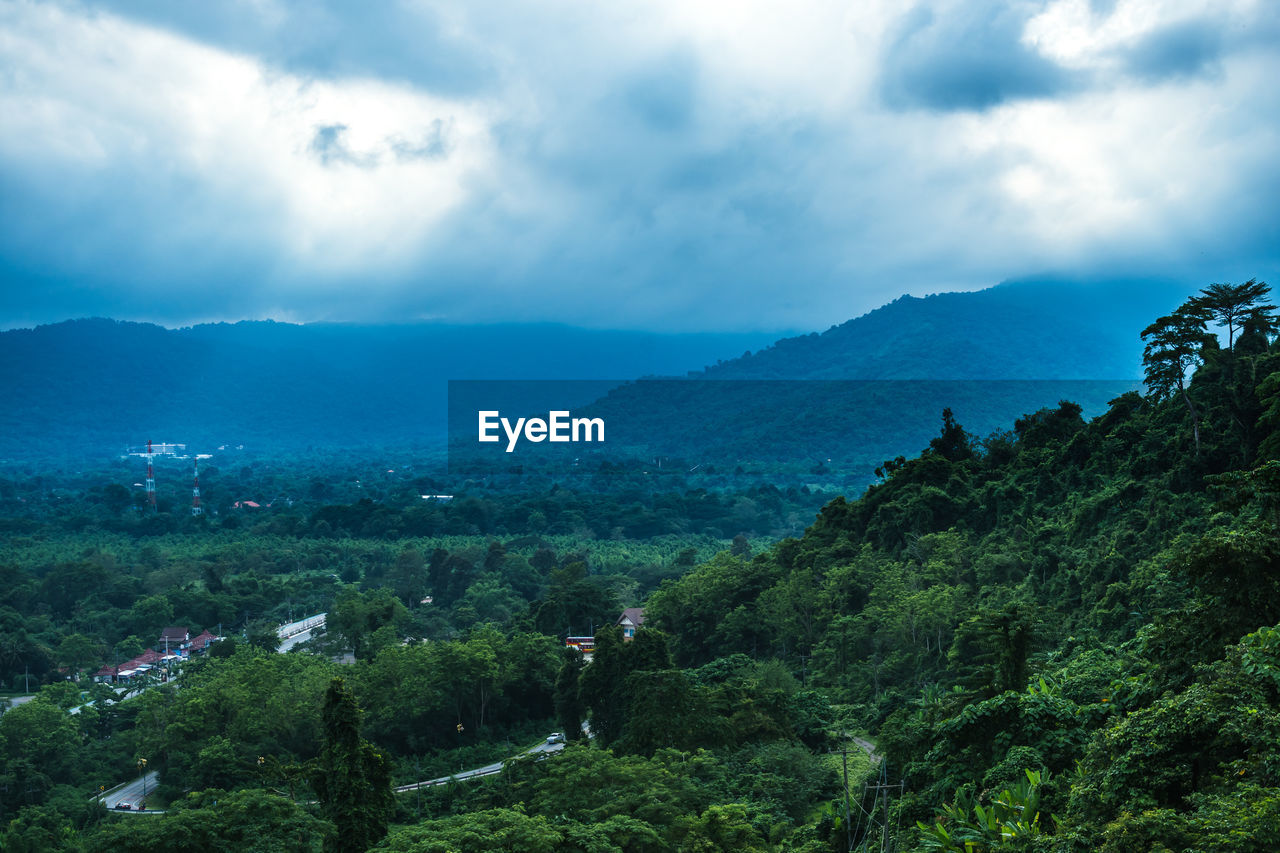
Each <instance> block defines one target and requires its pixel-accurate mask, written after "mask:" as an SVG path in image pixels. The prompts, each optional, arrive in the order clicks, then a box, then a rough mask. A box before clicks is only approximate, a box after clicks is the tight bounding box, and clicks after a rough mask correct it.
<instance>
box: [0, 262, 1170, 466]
mask: <svg viewBox="0 0 1280 853" xmlns="http://www.w3.org/2000/svg"><path fill="white" fill-rule="evenodd" d="M1117 293H1119V294H1121V297H1119V298H1118V297H1117V296H1116V294H1117ZM1166 296H1167V294H1166V293H1165V292H1164V291H1163V290H1161V289H1160V288H1158V287H1155V286H1154V285H1150V286H1142V287H1133V288H1128V289H1125V288H1121V289H1119V290H1117V289H1114V288H1112V289H1095V290H1091V289H1089V288H1086V287H1081V286H1072V285H1068V284H1064V283H1052V282H1048V283H1046V282H1028V283H1021V284H1010V285H1002V286H999V287H995V288H991V289H988V290H984V291H978V292H973V293H945V294H939V295H934V296H927V297H923V298H916V297H909V296H904V297H902V298H900V299H898V300H895V301H894V302H891V303H889V304H888V305H885V306H883V307H881V308H878V309H876V310H874V311H872V312H870V313H868V314H866V315H864V316H862V317H858V318H856V319H853V320H850V321H848V322H846V323H843V324H841V325H839V326H833V327H832V328H831V329H829V330H827V331H826V332H823V333H821V334H819V333H813V334H810V335H803V336H796V337H787V338H783V339H781V340H777V341H774V342H772V343H770V341H771V340H772V338H773V336H772V335H768V334H764V333H754V334H752V333H708V334H655V333H645V332H634V331H600V330H587V329H579V328H572V327H567V326H555V325H490V326H463V325H444V324H436V323H420V324H403V325H383V326H361V325H344V324H305V325H296V324H288V323H278V322H271V321H255V322H240V323H234V324H227V323H215V324H205V325H197V326H193V327H188V328H181V329H165V328H163V327H160V326H156V325H151V324H146V323H133V322H122V321H115V320H106V319H83V320H70V321H67V322H62V323H57V324H52V325H45V326H38V327H36V328H34V329H14V330H9V331H5V332H0V397H2V398H3V399H4V401H5V405H4V406H3V408H2V409H0V457H2V458H10V459H13V458H35V457H49V456H66V457H74V456H78V455H96V454H101V453H112V452H120V451H121V450H123V449H124V448H125V447H127V446H131V445H132V446H136V445H139V444H142V443H144V442H145V441H146V440H147V439H148V438H151V439H153V440H156V441H169V442H182V443H186V444H188V445H189V446H190V447H191V448H192V449H193V450H198V451H204V450H206V449H213V448H215V447H217V446H220V445H227V444H231V445H244V446H246V447H250V448H253V449H255V450H263V451H278V450H306V449H308V448H322V447H323V448H354V447H384V448H385V447H391V446H401V447H413V446H418V445H426V444H428V443H430V442H431V441H434V440H435V439H437V438H438V437H439V434H440V433H441V432H442V430H443V425H444V409H445V400H446V393H445V392H446V383H447V381H448V380H451V379H484V378H489V379H616V380H619V381H624V380H632V379H635V378H638V377H642V376H683V377H691V378H696V379H781V378H787V379H1121V380H1132V379H1134V378H1136V377H1137V376H1138V375H1139V354H1140V341H1139V340H1138V338H1137V336H1136V334H1135V333H1134V329H1135V328H1141V327H1142V325H1144V324H1145V323H1146V322H1149V320H1150V318H1151V317H1153V316H1154V313H1153V311H1154V310H1155V309H1153V307H1152V306H1153V304H1159V303H1160V302H1161V301H1166V302H1167V301H1173V302H1176V301H1177V300H1176V298H1172V299H1170V298H1164V297H1166ZM753 350H754V351H753ZM734 353H742V355H740V356H738V357H736V358H735V357H732V356H733V354H734ZM580 402H584V401H571V402H570V403H568V405H577V404H578V403H580Z"/></svg>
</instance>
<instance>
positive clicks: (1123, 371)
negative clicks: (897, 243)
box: [705, 282, 1181, 379]
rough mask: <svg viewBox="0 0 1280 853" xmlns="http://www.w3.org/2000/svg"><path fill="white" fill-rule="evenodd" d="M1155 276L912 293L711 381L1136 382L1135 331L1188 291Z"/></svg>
mask: <svg viewBox="0 0 1280 853" xmlns="http://www.w3.org/2000/svg"><path fill="white" fill-rule="evenodd" d="M1173 294H1174V291H1172V290H1170V289H1169V288H1168V287H1166V286H1164V285H1161V284H1158V283H1155V282H1126V283H1120V284H1115V285H1113V286H1110V287H1107V288H1104V287H1102V286H1101V285H1081V284H1070V283H1065V282H1019V283H1008V284H1002V285H1000V286H998V287H993V288H989V289H987V290H981V291H977V292H974V293H941V294H935V295H932V296H926V297H923V298H917V297H913V296H903V297H901V298H899V299H897V300H895V301H893V302H891V303H889V304H888V305H885V306H883V307H881V308H877V309H876V310H874V311H872V312H870V313H868V314H864V315H863V316H861V317H858V318H856V319H853V320H849V321H848V322H846V323H843V324H841V325H839V326H832V327H831V328H830V329H828V330H827V331H825V332H823V333H821V334H818V333H816V332H815V333H813V334H810V335H803V336H800V337H794V338H785V339H783V340H780V341H778V342H777V343H775V344H774V345H773V346H771V347H769V348H767V349H764V350H761V351H759V352H756V353H754V354H746V355H744V356H742V357H740V358H736V359H734V360H733V361H729V362H725V363H724V364H719V365H715V366H713V367H710V368H708V369H707V371H706V373H705V375H706V378H708V379H1129V378H1133V377H1137V376H1140V375H1141V372H1142V371H1141V355H1142V347H1141V344H1140V342H1139V341H1138V338H1137V336H1136V335H1134V333H1133V330H1134V329H1135V328H1141V327H1142V326H1143V325H1145V324H1146V323H1147V322H1148V320H1149V318H1150V317H1153V316H1156V314H1158V313H1162V312H1164V311H1167V310H1168V309H1169V308H1171V307H1172V306H1173V304H1176V302H1177V301H1178V299H1179V298H1181V297H1180V294H1179V295H1173Z"/></svg>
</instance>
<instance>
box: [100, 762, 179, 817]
mask: <svg viewBox="0 0 1280 853" xmlns="http://www.w3.org/2000/svg"><path fill="white" fill-rule="evenodd" d="M159 783H160V774H159V773H157V772H156V771H154V770H152V771H151V772H150V773H148V774H147V775H146V776H142V777H139V778H137V779H133V780H131V781H129V782H126V783H125V784H123V785H121V786H120V787H119V788H113V789H112V790H110V791H108V792H107V793H106V795H105V796H104V797H103V799H102V803H103V805H105V806H106V807H107V808H108V809H111V810H112V811H117V809H116V806H117V805H118V804H120V803H128V804H129V805H130V807H131V809H130V810H129V814H164V812H162V811H159V810H156V811H152V810H146V811H138V810H137V809H138V806H139V805H140V804H144V803H145V802H146V795H149V794H150V793H151V792H153V791H155V789H156V785H158V784H159ZM144 789H145V793H144ZM119 811H120V813H121V814H124V812H125V810H124V809H119Z"/></svg>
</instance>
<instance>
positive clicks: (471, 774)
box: [396, 741, 564, 794]
mask: <svg viewBox="0 0 1280 853" xmlns="http://www.w3.org/2000/svg"><path fill="white" fill-rule="evenodd" d="M562 749H564V744H563V743H547V742H546V741H543V742H542V743H540V744H538V745H537V746H535V747H534V748H533V749H529V750H526V751H524V752H522V753H520V756H524V755H550V754H551V753H553V752H559V751H560V750H562ZM520 756H513V757H515V758H518V757H520ZM510 760H511V759H510V758H505V759H503V760H502V761H497V762H495V763H493V764H486V765H485V766H484V767H477V768H476V769H475V770H464V771H462V772H460V773H455V774H453V775H452V776H441V777H440V778H439V779H428V780H426V781H425V782H411V783H409V784H408V785H401V786H400V787H399V788H396V793H397V794H402V793H404V792H405V791H416V790H418V789H420V788H431V787H434V786H436V785H445V784H448V783H449V782H465V781H467V780H469V779H478V778H480V777H481V776H495V775H497V774H498V773H501V772H502V765H503V764H504V763H506V762H507V761H510Z"/></svg>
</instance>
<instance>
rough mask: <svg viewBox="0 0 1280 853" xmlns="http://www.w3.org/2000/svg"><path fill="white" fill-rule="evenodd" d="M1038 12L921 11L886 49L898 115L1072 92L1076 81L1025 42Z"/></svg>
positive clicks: (1017, 8)
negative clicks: (1030, 21) (1029, 24)
mask: <svg viewBox="0 0 1280 853" xmlns="http://www.w3.org/2000/svg"><path fill="white" fill-rule="evenodd" d="M1036 11H1037V7H1035V6H1030V5H1027V4H1022V3H1015V4H1013V5H1009V4H1005V3H998V2H967V3H949V4H942V5H940V6H936V7H935V6H932V5H925V6H920V7H918V8H917V9H915V10H914V11H913V12H912V13H911V14H909V15H908V16H907V17H906V18H905V19H904V20H903V21H902V23H901V25H900V27H899V29H898V31H897V32H896V34H895V35H894V36H893V37H892V38H891V40H890V42H889V44H888V46H887V48H886V50H885V60H884V65H883V67H882V68H881V79H880V93H881V97H882V98H883V99H884V101H885V103H886V104H887V105H889V106H890V107H893V108H897V109H911V108H920V107H923V108H925V109H931V110H983V109H987V108H989V107H993V106H996V105H998V104H1002V103H1004V102H1006V101H1010V100H1016V99H1020V98H1041V97H1050V96H1054V95H1059V94H1062V93H1064V92H1068V91H1070V90H1071V89H1073V88H1075V87H1076V85H1077V82H1078V81H1077V80H1076V79H1075V77H1074V76H1073V75H1072V74H1070V73H1069V72H1067V71H1066V70H1064V69H1063V68H1061V67H1059V66H1058V65H1057V64H1055V63H1054V62H1053V61H1051V60H1048V59H1046V58H1044V57H1043V56H1041V55H1039V54H1038V53H1036V52H1034V51H1033V50H1032V49H1031V48H1029V47H1028V46H1027V45H1025V44H1023V43H1022V42H1021V38H1022V32H1023V29H1024V27H1025V26H1026V23H1027V20H1028V19H1029V18H1030V17H1031V15H1032V14H1034V13H1035V12H1036Z"/></svg>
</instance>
